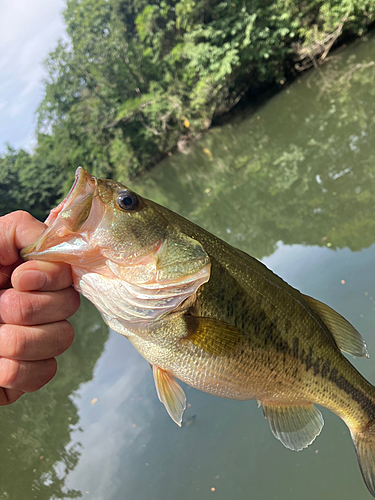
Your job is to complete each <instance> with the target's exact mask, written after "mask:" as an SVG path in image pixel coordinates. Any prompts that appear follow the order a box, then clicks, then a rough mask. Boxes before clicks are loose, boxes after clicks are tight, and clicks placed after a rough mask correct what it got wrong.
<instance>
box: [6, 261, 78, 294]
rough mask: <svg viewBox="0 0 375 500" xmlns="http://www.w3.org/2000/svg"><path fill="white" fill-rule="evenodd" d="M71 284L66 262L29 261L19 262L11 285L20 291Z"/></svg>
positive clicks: (52, 288)
mask: <svg viewBox="0 0 375 500" xmlns="http://www.w3.org/2000/svg"><path fill="white" fill-rule="evenodd" d="M72 284H73V278H72V270H71V267H70V266H69V265H68V264H63V263H54V262H42V261H35V260H33V261H29V262H25V263H24V264H21V265H20V266H18V267H17V269H16V270H15V271H14V272H13V274H12V285H13V286H14V288H16V289H17V290H19V291H20V292H28V291H32V290H43V291H53V290H62V289H63V288H67V287H68V286H70V285H72Z"/></svg>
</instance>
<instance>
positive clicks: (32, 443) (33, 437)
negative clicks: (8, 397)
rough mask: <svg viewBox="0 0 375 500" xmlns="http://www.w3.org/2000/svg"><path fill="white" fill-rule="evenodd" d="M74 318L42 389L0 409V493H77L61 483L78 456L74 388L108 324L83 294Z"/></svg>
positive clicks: (89, 370) (87, 371) (41, 499)
mask: <svg viewBox="0 0 375 500" xmlns="http://www.w3.org/2000/svg"><path fill="white" fill-rule="evenodd" d="M72 323H73V326H74V328H75V331H76V338H75V341H74V343H73V346H72V347H71V348H70V350H69V351H68V352H67V353H65V354H63V355H62V356H60V358H59V360H58V375H57V376H56V377H55V378H54V380H53V381H52V382H50V383H49V384H48V385H47V386H46V387H45V388H44V389H43V390H41V391H38V392H37V393H35V394H30V395H26V396H23V397H22V398H21V399H20V400H19V401H18V402H17V403H15V404H13V405H11V406H9V407H4V408H2V409H1V412H0V448H1V453H0V471H1V473H0V498H1V499H11V500H13V499H14V500H21V499H32V498H37V499H38V500H47V499H50V498H56V499H68V498H79V497H81V493H80V492H79V491H76V490H74V489H70V490H66V488H65V478H66V476H67V474H68V473H69V471H71V470H73V469H74V468H75V467H76V465H77V463H78V461H79V458H80V447H79V444H75V445H74V446H71V445H70V442H71V434H72V431H73V430H74V429H76V428H77V426H79V416H78V409H77V406H76V404H75V403H74V401H73V399H72V394H74V392H75V391H76V390H77V389H78V388H79V386H80V385H81V384H82V383H84V382H87V381H88V380H91V379H92V377H93V371H94V367H95V363H96V361H97V360H98V358H99V357H100V355H101V353H102V351H103V347H104V344H105V341H106V340H107V338H108V328H107V326H105V325H104V324H103V322H102V320H101V317H100V315H99V313H98V312H97V311H96V309H95V307H94V306H93V305H92V304H91V303H90V302H88V301H87V300H86V299H83V300H82V304H81V308H80V310H79V312H78V313H77V314H76V315H75V316H74V318H73V319H72ZM93 339H94V340H93Z"/></svg>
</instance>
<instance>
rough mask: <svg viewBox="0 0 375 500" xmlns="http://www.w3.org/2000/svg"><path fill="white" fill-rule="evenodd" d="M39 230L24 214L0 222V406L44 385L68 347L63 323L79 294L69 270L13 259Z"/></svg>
mask: <svg viewBox="0 0 375 500" xmlns="http://www.w3.org/2000/svg"><path fill="white" fill-rule="evenodd" d="M45 227H46V226H45V224H43V223H42V222H39V221H38V220H36V219H34V218H33V217H32V216H31V215H30V214H28V213H27V212H13V213H10V214H8V215H5V216H3V217H0V406H1V405H7V404H10V403H13V402H14V401H16V400H17V399H18V398H19V397H20V396H22V394H24V393H25V392H34V391H36V390H38V389H40V388H41V387H43V385H45V384H46V383H47V382H49V381H50V380H51V378H53V377H54V375H55V373H56V369H57V363H56V360H55V356H58V355H59V354H61V353H63V352H64V351H65V350H66V349H67V348H68V347H69V346H70V345H71V343H72V342H73V337H74V332H73V327H72V326H71V325H70V323H68V322H67V321H66V319H67V318H69V317H70V316H72V315H73V314H74V313H75V312H76V310H77V309H78V307H79V295H78V293H77V292H76V291H75V290H74V288H73V287H72V286H71V285H72V283H73V282H72V274H71V268H70V266H69V265H67V264H63V263H51V262H42V261H29V262H23V261H22V259H21V258H20V257H19V250H20V249H21V248H23V247H25V246H27V245H29V244H31V243H33V242H34V241H35V240H36V239H37V237H38V236H39V235H40V234H41V233H42V232H43V230H44V229H45Z"/></svg>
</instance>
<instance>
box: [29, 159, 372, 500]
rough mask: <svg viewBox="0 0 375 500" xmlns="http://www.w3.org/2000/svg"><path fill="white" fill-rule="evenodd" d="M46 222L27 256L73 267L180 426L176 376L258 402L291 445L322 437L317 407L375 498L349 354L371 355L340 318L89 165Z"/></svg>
mask: <svg viewBox="0 0 375 500" xmlns="http://www.w3.org/2000/svg"><path fill="white" fill-rule="evenodd" d="M46 223H47V226H48V227H47V229H46V231H45V232H44V233H43V234H42V235H41V236H40V238H39V239H38V240H37V241H36V242H35V243H34V244H32V245H30V246H29V247H27V248H25V249H23V250H22V252H21V255H22V256H23V258H25V259H37V260H47V261H52V262H53V261H56V262H66V263H68V264H70V265H71V266H72V273H73V277H74V283H75V287H76V289H77V290H78V291H79V292H81V293H83V294H84V295H86V296H87V297H88V298H89V299H90V300H91V301H92V302H93V303H94V304H95V305H96V307H97V308H98V310H99V311H100V312H101V314H102V317H103V319H104V321H105V322H106V323H107V324H108V325H109V326H110V327H111V328H113V329H114V330H115V331H117V332H119V333H120V334H122V335H124V336H125V337H127V338H128V339H129V340H130V342H132V344H133V345H134V346H135V347H136V348H137V349H138V351H139V352H140V353H141V354H142V355H143V356H144V358H145V359H146V360H147V361H148V362H149V363H150V365H151V366H152V372H153V376H154V380H155V384H156V390H157V394H158V397H159V399H160V401H161V402H162V403H163V404H164V405H165V408H166V410H167V411H168V413H169V415H170V416H171V417H172V419H173V420H174V421H175V422H176V423H177V424H178V425H181V422H182V417H183V413H184V410H185V408H186V397H185V394H184V391H183V390H182V388H181V387H180V386H179V384H178V382H177V381H176V379H179V380H182V381H183V382H185V383H187V384H189V385H191V386H192V387H195V388H196V389H199V390H202V391H204V392H208V393H210V394H213V395H217V396H221V397H225V398H233V399H239V400H246V399H257V400H258V402H259V403H260V404H261V405H262V409H263V413H264V416H265V418H266V419H267V420H268V422H269V424H270V429H271V431H272V433H273V434H274V436H275V437H276V438H277V439H279V440H280V441H281V442H282V443H283V444H284V446H286V447H287V448H290V449H292V450H301V449H303V448H305V447H306V446H308V445H309V444H311V443H312V442H313V441H314V439H315V438H316V436H317V435H318V434H319V433H320V431H321V429H322V426H323V417H322V416H321V414H320V412H319V410H317V409H316V408H315V406H314V404H319V405H322V406H324V407H326V408H328V409H329V410H331V411H333V412H334V413H336V414H337V415H339V416H340V417H341V418H342V419H343V420H344V421H345V423H346V424H347V425H348V427H349V429H350V432H351V435H352V438H353V442H354V445H355V447H356V451H357V458H358V462H359V465H360V468H361V472H362V475H363V478H364V480H365V483H366V485H367V487H368V489H369V491H370V493H371V494H372V495H373V496H374V497H375V388H374V387H373V386H372V385H371V384H370V383H369V382H367V381H366V380H365V379H364V378H363V377H362V375H361V374H360V373H359V372H358V371H357V370H356V369H355V368H354V367H353V365H352V364H351V363H350V362H349V360H348V359H347V358H346V357H345V356H344V355H343V354H342V352H341V351H343V352H346V353H349V354H352V355H356V356H362V357H364V356H368V354H367V348H366V345H365V343H364V341H363V339H362V338H361V336H360V334H359V333H358V332H357V331H356V330H355V328H354V327H353V326H352V325H350V323H348V322H347V321H346V320H345V319H344V318H343V317H342V316H341V315H339V314H338V313H336V312H335V311H333V310H332V309H331V308H330V307H328V306H327V305H325V304H323V303H321V302H319V301H317V300H316V299H313V298H312V297H308V296H306V295H303V294H302V293H301V292H299V291H298V290H296V289H294V288H292V287H291V286H289V285H288V284H287V283H285V282H284V281H283V280H282V279H281V278H279V277H278V276H276V275H275V274H274V273H273V272H272V271H270V270H269V269H267V268H266V266H264V265H263V264H262V263H261V262H259V261H257V260H256V259H254V258H252V257H251V256H249V255H247V254H246V253H244V252H242V251H241V250H238V249H236V248H233V247H232V246H230V245H229V244H227V243H225V242H224V241H222V240H220V239H219V238H217V237H215V236H214V235H212V234H210V233H208V232H207V231H205V230H204V229H202V228H200V227H198V226H197V225H195V224H193V223H192V222H190V221H188V220H187V219H184V218H183V217H181V216H179V215H178V214H175V213H174V212H171V211H170V210H168V209H167V208H164V207H162V206H160V205H158V204H156V203H154V202H152V201H150V200H147V199H144V198H141V197H140V196H139V195H137V194H136V193H134V192H133V191H131V190H130V189H128V188H126V187H125V186H123V185H122V184H120V183H117V182H115V181H113V180H105V179H98V178H95V177H93V176H91V175H90V174H88V173H87V172H86V171H85V170H84V169H83V168H81V167H80V168H79V169H78V170H77V173H76V182H75V183H74V186H73V188H72V190H71V191H70V192H69V194H68V196H67V197H66V198H65V199H64V201H63V202H62V203H61V204H60V205H59V206H58V207H56V208H55V209H53V210H52V211H51V214H50V217H49V218H48V219H47V221H46Z"/></svg>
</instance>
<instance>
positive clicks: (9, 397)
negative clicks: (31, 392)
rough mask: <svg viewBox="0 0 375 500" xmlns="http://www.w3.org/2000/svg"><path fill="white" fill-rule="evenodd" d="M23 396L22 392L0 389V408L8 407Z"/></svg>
mask: <svg viewBox="0 0 375 500" xmlns="http://www.w3.org/2000/svg"><path fill="white" fill-rule="evenodd" d="M23 394H25V393H24V392H23V391H18V390H17V389H4V388H3V387H0V406H5V405H10V404H12V403H14V402H15V401H17V399H18V398H20V397H21V396H22V395H23Z"/></svg>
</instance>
